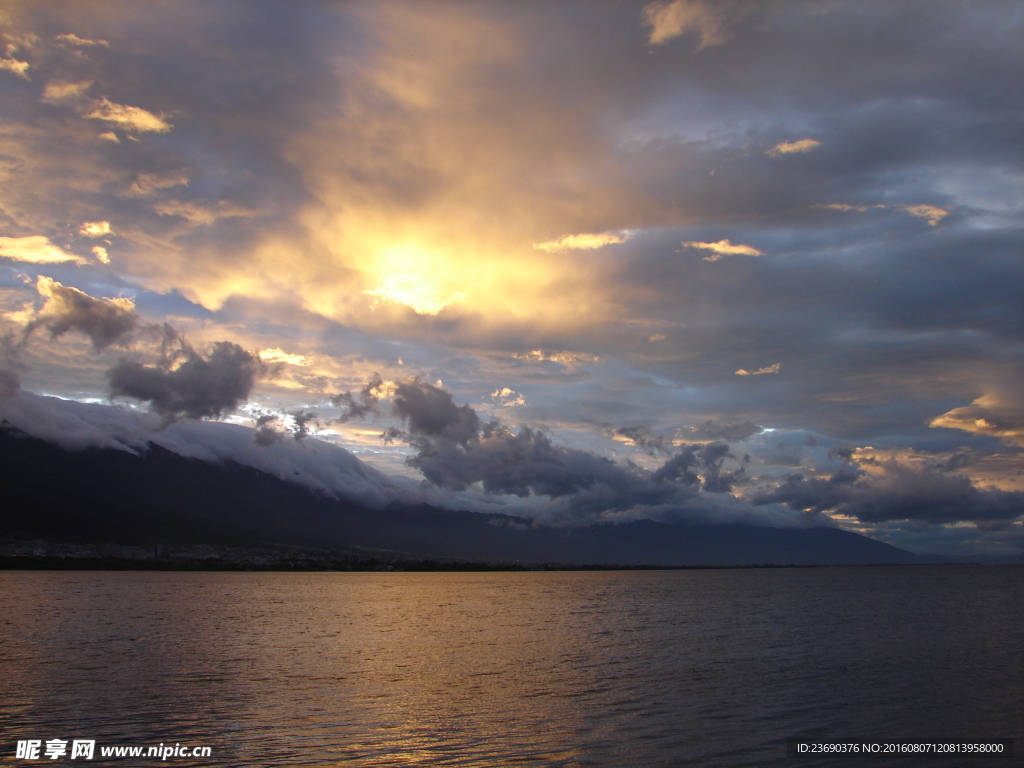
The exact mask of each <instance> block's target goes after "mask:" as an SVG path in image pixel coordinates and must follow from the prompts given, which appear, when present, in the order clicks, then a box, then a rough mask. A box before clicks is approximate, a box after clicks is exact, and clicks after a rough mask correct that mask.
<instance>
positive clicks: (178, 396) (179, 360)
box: [107, 341, 264, 420]
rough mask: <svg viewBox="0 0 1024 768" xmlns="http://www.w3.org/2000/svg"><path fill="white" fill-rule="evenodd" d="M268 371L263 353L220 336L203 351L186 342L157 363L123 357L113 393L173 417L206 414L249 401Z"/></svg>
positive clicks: (115, 370) (113, 375)
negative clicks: (261, 375) (260, 357)
mask: <svg viewBox="0 0 1024 768" xmlns="http://www.w3.org/2000/svg"><path fill="white" fill-rule="evenodd" d="M171 361H174V362H173V363H172V362H171ZM172 366H173V367H172ZM263 370H264V368H263V365H262V363H261V362H260V359H259V356H258V355H254V354H252V353H250V352H247V351H246V350H244V349H243V348H242V347H240V346H239V345H237V344H234V343H232V342H229V341H218V342H216V343H215V344H214V345H213V348H212V349H211V351H210V352H209V354H207V355H202V354H200V353H198V352H196V351H195V350H194V349H192V347H191V346H189V345H188V344H187V343H185V342H184V341H181V342H180V348H179V349H178V350H176V351H175V354H173V355H171V356H168V357H167V358H166V359H165V360H163V361H161V363H160V364H158V365H155V366H153V365H144V364H142V363H140V362H137V361H134V360H129V359H127V358H121V360H120V361H119V362H118V363H117V364H116V365H114V366H113V367H112V368H111V369H110V370H109V371H108V372H107V378H108V379H109V381H110V396H111V397H131V398H134V399H136V400H142V401H143V402H146V403H149V406H150V408H152V410H153V411H154V412H155V413H158V414H160V415H161V416H163V417H164V418H165V419H168V420H174V419H176V418H179V417H181V416H187V417H189V418H193V419H201V418H206V417H219V416H221V415H222V414H223V413H225V412H230V411H233V410H234V409H235V408H237V407H238V406H239V405H240V404H242V403H243V402H245V401H246V400H247V399H248V397H249V392H250V391H251V390H252V387H253V384H255V382H256V379H257V377H258V376H259V375H260V374H261V373H262V372H263Z"/></svg>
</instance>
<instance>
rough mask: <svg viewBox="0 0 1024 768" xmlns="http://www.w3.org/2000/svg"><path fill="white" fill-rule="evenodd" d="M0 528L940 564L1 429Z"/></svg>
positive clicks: (504, 557)
mask: <svg viewBox="0 0 1024 768" xmlns="http://www.w3.org/2000/svg"><path fill="white" fill-rule="evenodd" d="M0 483H2V487H3V489H4V496H5V500H4V503H3V507H2V511H0V535H3V536H6V537H11V538H33V537H42V538H46V539H51V540H58V541H74V542H92V543H104V542H115V543H119V544H142V545H152V544H157V543H170V544H186V543H187V544H195V543H209V544H255V543H286V544H297V545H303V546H310V547H318V548H325V549H332V548H337V549H339V550H340V549H348V548H351V547H360V548H374V549H380V550H388V551H392V552H399V553H406V554H408V555H413V556H417V557H434V558H457V559H464V560H473V561H488V562H493V561H518V562H521V563H565V564H620V565H662V566H674V565H751V564H779V565H784V564H794V565H811V564H822V565H824V564H828V565H837V564H850V565H852V564H867V563H887V564H894V563H918V562H937V561H941V559H939V558H924V557H920V556H917V555H914V554H911V553H909V552H906V551H904V550H901V549H898V548H896V547H892V546H889V545H888V544H884V543H882V542H878V541H875V540H873V539H869V538H867V537H864V536H860V535H858V534H855V533H850V532H847V531H841V530H838V529H835V528H806V529H787V528H761V527H754V526H748V525H718V526H676V525H668V524H664V523H658V522H653V521H636V522H631V523H623V524H607V525H599V526H593V527H589V528H575V529H555V528H544V527H531V526H530V523H529V521H527V520H524V519H521V518H516V517H511V516H508V515H496V514H479V513H474V512H462V511H454V510H449V509H441V508H437V507H432V506H429V505H425V504H423V505H418V506H407V505H406V506H401V505H392V506H390V507H387V508H385V509H382V510H372V509H368V508H366V507H364V506H361V505H358V504H354V503H350V502H346V501H342V500H338V499H334V498H329V497H327V496H324V495H320V494H318V493H316V492H314V491H312V490H310V489H308V488H306V487H305V486H302V485H297V484H294V483H289V482H286V481H283V480H280V479H278V478H276V477H273V476H271V475H269V474H266V473H264V472H260V471H258V470H256V469H252V468H250V467H245V466H242V465H240V464H236V463H234V462H230V461H228V462H223V463H219V464H215V463H209V462H205V461H201V460H199V459H193V458H186V457H183V456H180V455H178V454H175V453H172V452H170V451H168V450H166V449H164V448H161V447H159V446H156V445H151V446H150V448H149V450H148V451H147V452H146V453H145V454H144V455H142V456H138V455H135V454H132V453H129V452H127V451H118V450H108V449H102V450H101V449H90V450H85V451H80V452H72V451H65V450H63V449H61V448H60V447H58V446H55V445H53V444H51V443H48V442H45V441H43V440H40V439H37V438H34V437H30V436H28V435H26V434H24V433H22V432H20V431H18V430H16V429H14V428H12V427H10V426H2V427H0Z"/></svg>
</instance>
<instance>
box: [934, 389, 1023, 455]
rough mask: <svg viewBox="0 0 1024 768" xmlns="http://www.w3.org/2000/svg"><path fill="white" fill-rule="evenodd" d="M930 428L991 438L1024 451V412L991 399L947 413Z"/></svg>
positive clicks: (982, 399)
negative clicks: (958, 431) (940, 428)
mask: <svg viewBox="0 0 1024 768" xmlns="http://www.w3.org/2000/svg"><path fill="white" fill-rule="evenodd" d="M928 426H929V427H946V428H947V429H959V430H962V431H964V432H970V433H971V434H975V435H990V436H992V437H998V438H1000V439H1001V440H1002V441H1003V442H1004V443H1006V444H1008V445H1017V446H1021V447H1024V408H1016V407H1012V406H1007V405H1003V404H1001V403H997V402H994V401H993V400H992V399H991V398H984V397H982V398H979V399H977V400H975V401H974V403H973V404H972V405H968V406H965V407H963V408H954V409H953V410H951V411H947V412H946V413H944V414H942V415H941V416H936V417H935V418H934V419H932V420H931V422H929V424H928Z"/></svg>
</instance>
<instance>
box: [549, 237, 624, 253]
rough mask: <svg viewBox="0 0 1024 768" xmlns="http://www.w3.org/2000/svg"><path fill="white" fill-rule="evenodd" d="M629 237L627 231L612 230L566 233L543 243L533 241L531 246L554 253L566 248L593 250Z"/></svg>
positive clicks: (622, 241)
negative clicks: (591, 232) (577, 233)
mask: <svg viewBox="0 0 1024 768" xmlns="http://www.w3.org/2000/svg"><path fill="white" fill-rule="evenodd" d="M628 239H629V233H628V232H626V233H622V234H616V233H614V232H602V233H600V234H588V233H584V234H579V235H566V236H565V237H560V238H558V239H556V240H548V241H547V242H544V243H534V245H533V247H534V248H536V249H538V250H541V251H547V252H548V253H554V252H556V251H568V250H586V251H589V250H593V249H595V248H602V247H604V246H606V245H617V244H619V243H624V242H626V241H627V240H628Z"/></svg>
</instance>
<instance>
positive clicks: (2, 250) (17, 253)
mask: <svg viewBox="0 0 1024 768" xmlns="http://www.w3.org/2000/svg"><path fill="white" fill-rule="evenodd" d="M0 256H3V257H5V258H8V259H14V260H15V261H26V262H30V263H33V264H60V263H63V262H68V261H71V262H74V263H76V264H85V263H87V262H86V260H85V259H84V258H82V257H81V256H78V255H77V254H74V253H69V252H68V251H65V250H63V249H62V248H59V247H57V246H56V245H54V244H53V243H51V242H50V240H49V239H48V238H46V237H43V236H42V235H33V236H31V237H0Z"/></svg>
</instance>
